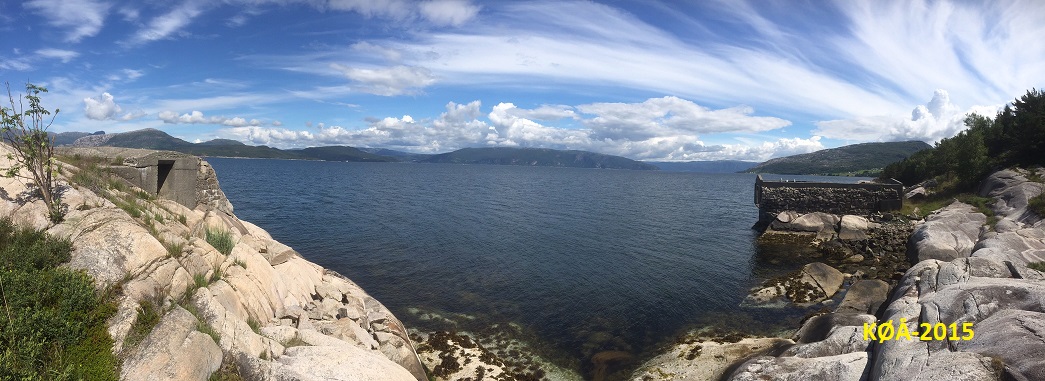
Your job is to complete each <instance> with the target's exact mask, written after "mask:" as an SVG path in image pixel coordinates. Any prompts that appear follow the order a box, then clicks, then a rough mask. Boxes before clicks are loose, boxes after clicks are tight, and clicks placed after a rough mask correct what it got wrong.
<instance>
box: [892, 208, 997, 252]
mask: <svg viewBox="0 0 1045 381" xmlns="http://www.w3.org/2000/svg"><path fill="white" fill-rule="evenodd" d="M986 222H987V216H985V215H984V214H983V213H979V212H977V211H976V209H975V208H973V207H972V206H971V205H968V204H964V203H961V202H958V201H955V202H954V203H952V204H950V205H948V206H946V207H944V208H943V209H940V210H939V211H938V212H937V213H936V214H934V215H932V216H930V217H929V218H928V220H927V221H926V222H925V223H924V224H922V225H920V226H918V227H917V228H915V230H914V233H913V234H911V238H910V241H909V243H908V246H909V247H911V248H913V250H914V252H915V253H916V255H917V259H918V261H924V260H926V259H939V260H943V261H950V260H952V259H955V258H964V257H968V256H969V255H970V254H972V251H973V247H974V246H975V245H976V242H977V241H978V240H979V236H980V228H981V227H982V226H983V225H984V224H985V223H986Z"/></svg>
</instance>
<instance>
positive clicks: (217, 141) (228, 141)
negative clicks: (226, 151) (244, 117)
mask: <svg viewBox="0 0 1045 381" xmlns="http://www.w3.org/2000/svg"><path fill="white" fill-rule="evenodd" d="M196 145H201V146H245V145H246V144H243V142H241V141H239V140H232V139H212V140H208V141H205V142H202V143H196Z"/></svg>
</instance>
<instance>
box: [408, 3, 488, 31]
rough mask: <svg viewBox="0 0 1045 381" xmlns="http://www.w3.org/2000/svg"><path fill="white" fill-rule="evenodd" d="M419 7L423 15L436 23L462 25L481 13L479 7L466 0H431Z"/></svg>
mask: <svg viewBox="0 0 1045 381" xmlns="http://www.w3.org/2000/svg"><path fill="white" fill-rule="evenodd" d="M419 8H420V11H421V16H422V17H424V18H425V19H427V20H428V21H431V22H432V23H434V24H436V25H453V26H461V25H462V24H464V23H465V22H468V20H471V19H472V18H474V17H475V15H477V14H479V7H478V6H476V5H474V4H472V3H471V2H470V1H465V0H429V1H424V2H422V3H421V4H420V5H419Z"/></svg>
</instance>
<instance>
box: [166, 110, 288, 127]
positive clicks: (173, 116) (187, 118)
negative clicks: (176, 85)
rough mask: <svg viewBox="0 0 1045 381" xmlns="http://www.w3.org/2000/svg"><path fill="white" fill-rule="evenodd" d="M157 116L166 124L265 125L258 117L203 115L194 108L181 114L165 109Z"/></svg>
mask: <svg viewBox="0 0 1045 381" xmlns="http://www.w3.org/2000/svg"><path fill="white" fill-rule="evenodd" d="M157 117H158V118H159V119H160V120H162V121H163V123H168V124H218V125H224V126H229V127H247V126H262V125H265V123H264V122H262V121H260V120H258V119H250V120H247V119H245V118H242V117H238V116H237V117H232V118H227V117H224V116H205V115H203V112H201V111H195V110H194V111H192V112H189V113H185V114H181V115H178V113H177V112H174V111H170V110H167V111H162V112H160V113H159V114H157ZM276 123H279V121H276V122H273V123H272V124H273V125H276ZM278 125H282V123H279V124H278Z"/></svg>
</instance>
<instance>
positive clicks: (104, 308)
mask: <svg viewBox="0 0 1045 381" xmlns="http://www.w3.org/2000/svg"><path fill="white" fill-rule="evenodd" d="M70 250H71V245H70V243H69V242H68V241H65V240H61V239H57V238H54V237H51V236H49V235H47V234H45V233H42V232H39V231H35V230H31V229H24V228H19V227H16V226H14V225H13V224H12V223H11V221H10V220H8V219H0V294H2V297H3V298H2V299H0V300H2V301H3V306H2V309H0V348H2V350H0V378H2V379H5V380H6V379H17V380H79V379H85V380H116V379H117V377H118V374H119V371H118V368H117V364H118V362H117V360H116V358H115V357H114V356H113V355H112V352H111V351H112V338H111V337H110V336H109V332H108V330H107V327H106V324H105V321H106V319H108V318H109V317H110V316H112V315H113V314H114V313H115V312H116V305H115V303H114V302H113V301H112V298H111V297H110V296H109V295H107V294H106V293H96V292H95V290H94V283H93V281H92V280H91V278H90V276H88V275H87V274H85V273H83V272H80V271H72V270H69V269H66V268H61V267H58V265H59V264H61V263H62V262H65V261H67V260H68V259H69V252H70Z"/></svg>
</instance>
